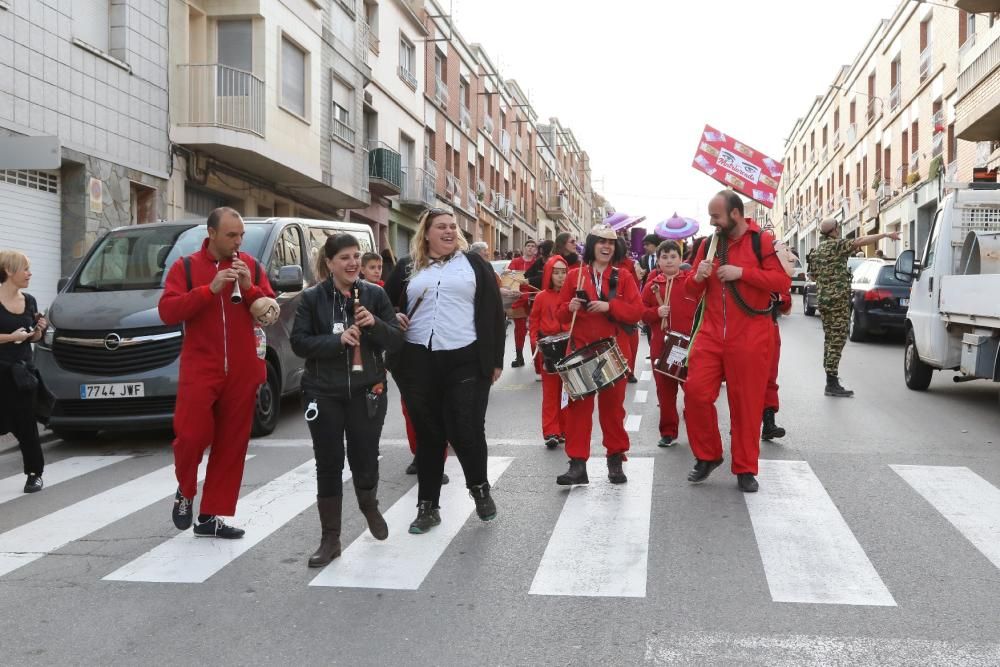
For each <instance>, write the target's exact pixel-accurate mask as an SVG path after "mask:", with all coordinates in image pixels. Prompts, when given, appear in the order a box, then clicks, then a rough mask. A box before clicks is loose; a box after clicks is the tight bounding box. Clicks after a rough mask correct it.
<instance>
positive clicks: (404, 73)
mask: <svg viewBox="0 0 1000 667" xmlns="http://www.w3.org/2000/svg"><path fill="white" fill-rule="evenodd" d="M399 78H400V79H402V80H403V83H405V84H406V85H407V86H409V87H410V88H413V89H414V90H416V89H417V75H416V74H414V73H413V72H411V71H410V70H408V69H406V68H405V67H403V66H402V65H400V66H399Z"/></svg>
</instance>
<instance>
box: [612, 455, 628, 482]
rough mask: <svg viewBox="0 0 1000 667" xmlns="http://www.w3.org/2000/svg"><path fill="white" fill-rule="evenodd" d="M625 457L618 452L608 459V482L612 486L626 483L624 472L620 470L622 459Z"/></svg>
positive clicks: (626, 478)
mask: <svg viewBox="0 0 1000 667" xmlns="http://www.w3.org/2000/svg"><path fill="white" fill-rule="evenodd" d="M624 458H625V456H624V455H623V454H622V453H621V452H619V453H617V454H612V455H611V456H609V457H608V481H609V482H611V483H612V484H624V483H625V482H627V481H628V477H626V476H625V471H624V470H622V459H624Z"/></svg>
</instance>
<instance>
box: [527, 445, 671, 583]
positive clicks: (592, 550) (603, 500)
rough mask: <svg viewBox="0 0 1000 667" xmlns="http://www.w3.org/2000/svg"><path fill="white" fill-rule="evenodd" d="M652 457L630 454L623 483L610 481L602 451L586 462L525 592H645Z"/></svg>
mask: <svg viewBox="0 0 1000 667" xmlns="http://www.w3.org/2000/svg"><path fill="white" fill-rule="evenodd" d="M653 462H654V460H653V459H652V458H648V457H646V458H630V459H629V460H628V463H626V464H625V474H627V475H628V483H627V484H611V483H610V482H608V480H607V469H606V466H605V462H604V457H600V458H597V459H590V460H589V461H588V462H587V475H588V476H589V477H590V479H591V482H590V484H589V485H587V486H576V487H573V488H572V489H570V492H569V497H568V498H566V504H565V505H564V506H563V510H562V512H561V513H560V514H559V520H558V521H557V522H556V526H555V528H554V529H553V531H552V537H551V538H549V543H548V545H547V546H546V547H545V553H544V554H543V555H542V560H541V563H540V564H539V566H538V570H537V571H536V572H535V578H534V581H532V582H531V589H530V590H529V593H531V594H532V595H575V596H592V597H633V598H643V597H646V566H647V557H648V555H649V518H650V513H651V511H652V508H651V503H652V498H653Z"/></svg>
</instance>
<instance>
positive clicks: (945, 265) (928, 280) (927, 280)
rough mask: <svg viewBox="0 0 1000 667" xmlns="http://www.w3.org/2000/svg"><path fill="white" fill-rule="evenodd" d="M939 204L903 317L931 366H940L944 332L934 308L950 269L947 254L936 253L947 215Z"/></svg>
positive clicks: (943, 355) (943, 353) (924, 357)
mask: <svg viewBox="0 0 1000 667" xmlns="http://www.w3.org/2000/svg"><path fill="white" fill-rule="evenodd" d="M944 210H945V209H944V208H939V209H938V212H937V213H936V214H935V215H934V222H933V224H932V226H931V233H930V234H929V235H928V236H927V245H926V247H925V248H924V252H923V255H922V256H921V259H920V273H919V274H918V276H917V278H916V279H915V280H914V281H913V285H912V286H911V288H910V304H909V309H908V311H907V317H908V319H909V320H910V324H912V325H913V336H914V340H915V341H916V343H917V352H918V353H919V354H920V358H921V359H922V360H923V361H924V362H925V363H929V364H930V365H931V366H934V367H936V368H943V367H944V366H943V364H944V362H945V357H946V356H947V348H948V340H947V338H948V332H947V331H945V328H944V322H943V321H942V320H941V315H940V312H939V310H938V291H939V290H940V289H941V276H943V275H946V274H947V273H950V267H949V263H950V261H951V258H950V257H949V256H948V255H947V253H945V254H944V255H943V256H940V257H939V256H938V254H939V253H938V252H937V243H938V237H940V235H941V230H942V228H943V227H944V226H945V225H946V224H948V223H949V218H948V217H947V216H945V215H944V214H943V212H944Z"/></svg>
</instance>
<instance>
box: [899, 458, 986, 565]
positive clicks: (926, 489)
mask: <svg viewBox="0 0 1000 667" xmlns="http://www.w3.org/2000/svg"><path fill="white" fill-rule="evenodd" d="M889 467H890V468H892V469H893V470H895V471H896V473H897V474H898V475H899V476H900V477H902V478H903V479H904V480H905V481H906V483H907V484H909V485H910V486H912V487H913V489H914V490H915V491H916V492H917V493H919V494H920V495H921V496H923V497H924V499H925V500H927V502H929V503H930V504H931V505H933V506H934V509H936V510H937V511H938V512H940V513H941V515H942V516H944V518H945V519H947V520H948V522H949V523H951V525H953V526H954V527H955V528H957V529H958V532H960V533H962V535H963V536H964V537H965V539H967V540H969V541H970V542H972V544H973V546H975V547H976V549H978V550H979V551H980V552H981V553H982V554H983V555H984V556H986V558H988V559H989V560H990V562H991V563H993V564H994V565H995V566H996V567H1000V489H997V488H996V487H995V486H993V485H992V484H990V483H989V482H987V481H986V480H985V479H983V478H982V477H980V476H979V475H977V474H976V473H974V472H972V471H971V470H969V469H968V468H965V467H951V466H911V465H891V466H889Z"/></svg>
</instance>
